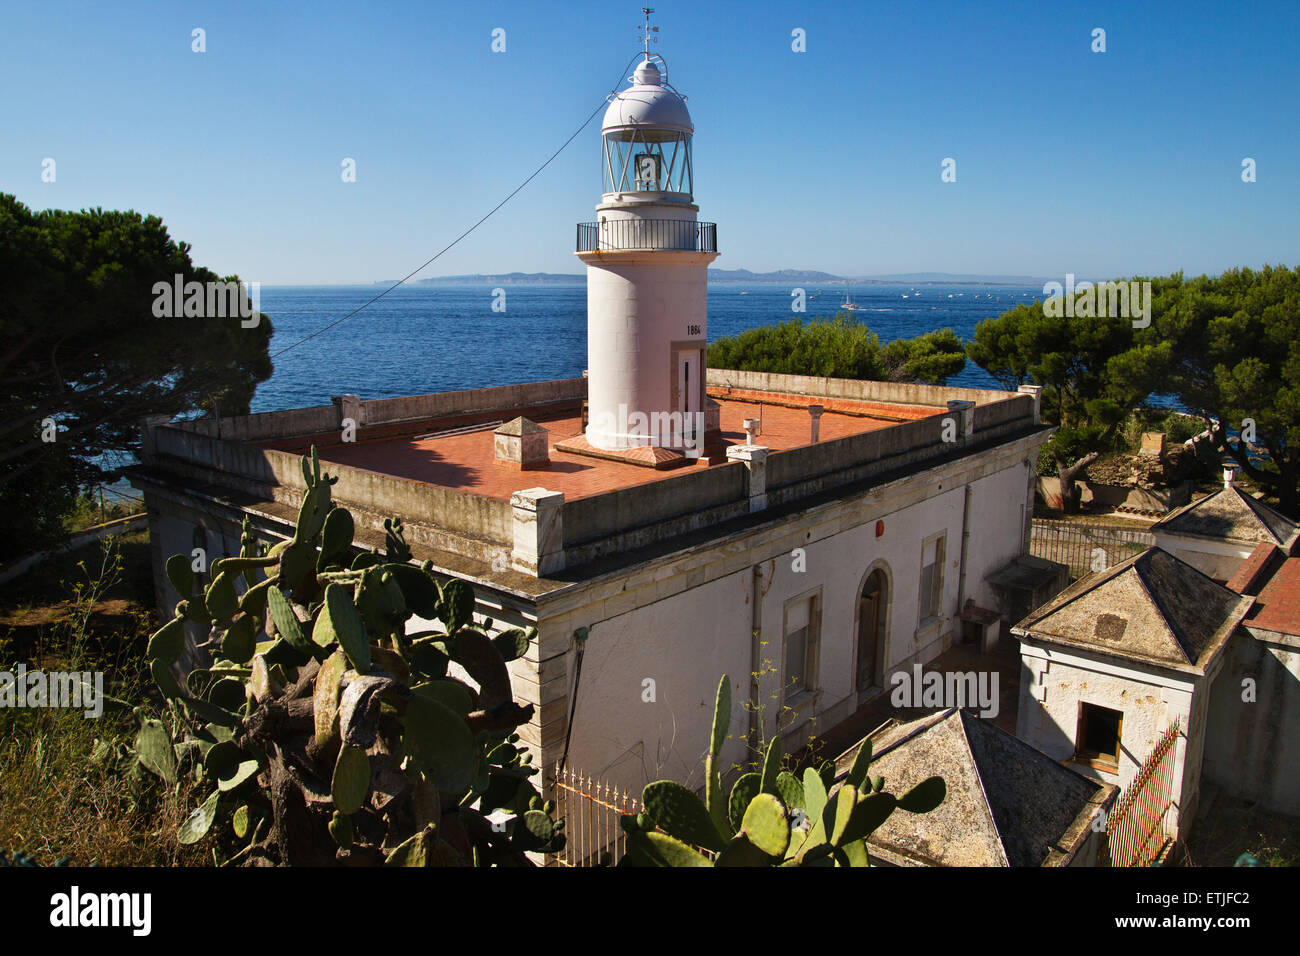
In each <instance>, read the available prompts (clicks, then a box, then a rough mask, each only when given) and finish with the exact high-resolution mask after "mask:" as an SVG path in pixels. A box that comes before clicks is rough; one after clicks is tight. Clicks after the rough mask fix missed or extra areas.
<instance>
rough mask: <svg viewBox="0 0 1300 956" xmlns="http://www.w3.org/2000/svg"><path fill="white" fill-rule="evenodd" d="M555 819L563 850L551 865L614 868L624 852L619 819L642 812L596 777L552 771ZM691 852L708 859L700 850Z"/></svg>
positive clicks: (551, 859)
mask: <svg viewBox="0 0 1300 956" xmlns="http://www.w3.org/2000/svg"><path fill="white" fill-rule="evenodd" d="M554 784H555V806H556V809H555V816H556V818H557V819H559V818H560V817H563V818H564V836H565V843H564V849H563V850H561V851H560V852H559V853H553V854H551V855H550V856H549V857H547V863H548V864H550V865H552V866H601V865H602V864H605V865H609V866H613V865H615V864H617V863H618V861H619V860H621V859H623V854H624V853H625V852H626V851H627V834H626V833H624V832H623V828H622V826H620V825H619V822H618V818H619V817H620V816H621V815H623V814H627V815H628V816H636V815H637V814H638V813H640V812H641V801H640V800H638V799H637V798H636V797H634V796H632V794H631V793H630V792H629V791H627V790H619V789H618V788H617V787H611V786H610V785H609V784H608V783H605V782H604V781H602V780H598V779H596V778H595V777H590V776H583V775H582V774H581V773H579V772H577V771H576V770H573V769H572V768H566V769H563V770H561V769H560V768H559V766H558V765H557V766H556V768H555V779H554ZM687 845H688V846H689V845H690V844H687ZM692 849H694V850H697V851H698V852H700V853H702V854H704V855H705V856H707V857H709V858H710V859H711V858H712V857H713V856H714V854H713V853H712V852H710V851H709V850H706V849H704V848H703V847H698V846H695V847H692Z"/></svg>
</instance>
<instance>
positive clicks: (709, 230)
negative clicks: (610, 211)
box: [578, 219, 718, 252]
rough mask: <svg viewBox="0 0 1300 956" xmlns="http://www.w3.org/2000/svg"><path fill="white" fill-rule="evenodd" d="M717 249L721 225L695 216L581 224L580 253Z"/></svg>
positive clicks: (708, 250) (706, 250)
mask: <svg viewBox="0 0 1300 956" xmlns="http://www.w3.org/2000/svg"><path fill="white" fill-rule="evenodd" d="M657 250H667V251H672V252H717V251H718V224H717V223H714V222H696V221H695V220H693V219H607V220H605V221H604V222H580V223H578V251H579V252H606V251H608V252H644V251H657Z"/></svg>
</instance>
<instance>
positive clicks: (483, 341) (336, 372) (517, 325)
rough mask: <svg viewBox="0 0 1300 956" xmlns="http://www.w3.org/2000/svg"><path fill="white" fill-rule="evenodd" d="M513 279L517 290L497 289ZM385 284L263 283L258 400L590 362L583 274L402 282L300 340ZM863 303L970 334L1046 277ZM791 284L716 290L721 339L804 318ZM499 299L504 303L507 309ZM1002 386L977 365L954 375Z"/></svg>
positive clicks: (832, 296)
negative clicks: (544, 279) (267, 326)
mask: <svg viewBox="0 0 1300 956" xmlns="http://www.w3.org/2000/svg"><path fill="white" fill-rule="evenodd" d="M494 288H500V289H502V290H504V296H501V295H494V294H493V289H494ZM802 288H804V290H805V292H806V294H807V302H806V304H807V310H806V311H805V312H803V313H801V314H798V317H799V318H802V319H804V320H805V321H808V320H810V319H815V318H829V317H831V316H833V315H835V313H836V312H838V311H840V306H841V305H842V304H843V302H844V294H845V289H844V284H843V283H826V284H808V285H805V286H803V287H802ZM380 291H382V287H376V286H375V285H354V286H291V285H284V286H262V288H261V304H260V308H261V311H262V312H264V313H265V314H266V315H268V316H269V317H270V319H271V322H272V323H273V325H274V327H275V335H274V337H273V338H272V340H271V354H272V355H273V356H274V355H275V354H276V353H277V352H279V351H281V350H283V349H288V351H286V352H285V353H284V354H283V355H280V356H278V357H276V358H275V359H274V364H275V371H274V372H273V374H272V376H271V378H270V379H268V380H267V381H265V382H263V383H262V384H261V385H260V386H259V387H258V389H257V393H256V395H255V397H254V399H253V402H252V411H254V412H270V411H283V410H285V409H290V408H303V407H308V406H313V405H327V404H329V402H330V399H331V397H332V396H334V395H342V394H355V395H359V396H360V397H361V398H362V399H374V398H394V397H397V396H400V395H419V394H425V393H429V392H447V391H456V390H460V389H469V388H485V387H488V386H494V385H511V384H515V383H519V382H536V381H545V380H548V379H560V378H575V377H577V376H579V375H581V374H582V370H583V369H584V368H586V367H587V291H586V284H585V283H584V282H582V281H581V280H578V281H575V282H573V283H545V284H520V285H499V286H498V285H493V284H492V283H483V284H481V285H474V284H464V283H455V284H447V285H440V284H437V283H427V284H411V285H402V286H400V287H398V288H397V289H395V290H393V291H392V292H390V293H389V294H388V295H386V296H385V297H384V298H382V299H380V300H379V301H377V302H375V303H373V304H372V305H370V306H368V307H367V308H365V309H364V310H363V311H361V312H359V313H358V314H356V315H354V316H352V317H351V318H349V319H347V320H346V321H345V322H343V323H341V324H339V325H337V326H335V327H334V328H332V329H329V330H328V331H326V332H323V333H321V334H319V335H316V336H315V337H314V338H311V339H310V340H309V341H306V342H304V343H303V344H301V345H295V343H298V342H300V341H302V340H303V339H305V338H307V337H308V336H310V335H312V334H313V333H317V332H319V331H320V330H321V329H323V328H325V327H326V326H328V325H329V324H330V323H332V322H335V321H337V320H338V319H340V318H342V317H343V316H344V315H347V313H349V312H351V311H352V310H353V309H356V308H357V307H358V306H360V305H362V304H363V303H365V302H366V301H367V300H369V299H371V298H373V297H374V296H375V295H376V294H377V293H378V292H380ZM851 292H852V296H853V301H854V302H855V303H856V304H857V305H858V306H859V310H858V311H857V312H856V313H855V314H856V316H857V318H858V320H859V321H861V322H864V323H866V324H867V325H868V326H870V328H871V329H872V330H873V331H874V332H875V333H876V334H877V335H879V336H880V340H881V342H882V343H886V342H892V341H894V340H895V339H901V338H912V337H914V336H917V335H922V334H924V333H926V332H929V331H932V330H934V329H943V328H950V329H952V330H953V331H954V332H956V333H957V335H958V336H960V337H961V338H962V339H964V340H968V339H970V338H971V337H972V336H973V335H974V333H975V326H976V324H978V323H979V322H980V321H981V320H983V319H987V318H993V317H996V316H998V315H1001V314H1002V313H1003V312H1005V311H1007V310H1008V309H1010V308H1013V307H1014V306H1016V305H1020V304H1022V303H1027V302H1030V301H1032V300H1033V299H1034V298H1036V297H1038V298H1041V296H1042V289H1041V287H1034V286H1002V285H983V284H979V285H977V284H963V283H953V284H919V283H918V284H915V285H910V284H908V283H890V284H884V285H874V284H873V285H869V286H858V285H855V286H853V287H852V290H851ZM792 301H793V300H792V298H791V288H790V287H789V286H785V285H772V284H768V283H755V284H737V283H730V282H728V283H716V284H713V285H710V287H709V305H708V308H709V313H708V314H709V341H710V342H713V341H715V340H717V339H718V338H720V337H722V336H729V335H736V334H738V333H740V332H743V331H744V330H746V329H749V328H754V327H757V326H763V325H774V324H777V323H780V322H784V321H786V320H788V319H790V318H794V317H796V313H794V312H793V311H792V310H791V303H792ZM494 303H495V304H496V306H497V310H496V311H494V310H493V306H494ZM948 384H949V385H953V386H958V387H966V388H1000V387H1001V385H1000V384H999V383H998V382H997V380H996V379H994V378H993V376H991V375H989V374H988V373H987V372H985V371H984V370H983V369H981V368H980V367H979V366H977V365H975V364H974V363H972V362H967V364H966V367H965V368H964V369H963V370H962V371H961V372H959V373H958V374H957V375H955V376H953V377H952V378H951V379H949V380H948Z"/></svg>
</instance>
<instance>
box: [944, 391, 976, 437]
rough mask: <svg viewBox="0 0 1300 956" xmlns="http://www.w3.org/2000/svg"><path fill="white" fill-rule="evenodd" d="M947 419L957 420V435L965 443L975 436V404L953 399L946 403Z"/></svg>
mask: <svg viewBox="0 0 1300 956" xmlns="http://www.w3.org/2000/svg"><path fill="white" fill-rule="evenodd" d="M948 412H949V417H951V418H955V419H956V420H957V435H958V437H959V438H960V439H961V440H963V441H965V440H966V439H968V438H970V437H971V436H972V435H974V434H975V403H974V402H968V401H966V400H965V399H960V398H955V399H952V400H951V401H949V402H948Z"/></svg>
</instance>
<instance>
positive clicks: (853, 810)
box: [619, 675, 947, 866]
mask: <svg viewBox="0 0 1300 956" xmlns="http://www.w3.org/2000/svg"><path fill="white" fill-rule="evenodd" d="M730 719H731V680H730V678H728V677H727V676H726V675H724V676H723V678H722V681H721V683H720V684H719V685H718V696H717V702H716V704H715V707H714V714H713V729H712V734H711V737H710V741H709V752H708V755H707V756H706V757H705V777H706V780H705V799H704V800H703V801H701V800H700V798H699V797H698V796H696V795H695V793H694V792H692V791H691V790H688V789H687V788H686V787H684V786H682V785H681V784H679V783H675V782H673V781H671V780H656V781H655V782H654V783H651V784H647V785H646V787H645V789H644V790H643V791H642V794H641V805H642V807H644V812H643V813H640V814H637V815H636V816H635V817H633V816H624V817H622V818H621V821H620V822H621V824H622V827H623V830H624V831H625V832H626V834H627V853H626V855H625V856H624V857H623V858H622V860H620V861H619V866H870V865H871V858H870V856H869V854H868V852H867V838H868V837H869V836H870V835H871V834H872V832H874V831H875V829H876V828H877V827H879V826H880V825H881V824H882V823H884V822H885V820H887V819H888V818H889V815H890V814H891V813H893V812H894V810H896V809H899V810H903V811H905V812H907V813H928V812H930V811H931V810H933V809H934V808H935V807H937V806H939V804H940V803H942V802H943V800H944V797H945V796H946V793H947V791H946V787H945V786H944V782H943V780H942V779H941V778H939V777H930V778H929V779H927V780H923V781H922V782H921V783H919V784H917V785H916V786H915V787H913V788H912V789H911V790H909V791H908V792H907V793H905V794H903V795H902V796H901V797H895V796H893V795H892V794H889V793H886V792H884V790H883V788H884V781H883V780H882V779H881V778H879V777H875V778H870V779H869V778H868V776H867V771H868V769H869V768H870V765H871V744H870V742H864V743H863V745H862V747H861V748H859V750H858V753H857V756H856V757H855V758H854V761H853V766H852V767H851V768H850V769H849V771H848V773H847V774H846V775H845V777H844V779H843V780H841V781H838V782H836V781H835V780H834V776H833V767H829V768H828V767H827V766H825V765H824V766H823V767H822V768H821V770H820V772H819V770H816V769H813V768H812V767H809V768H807V769H806V770H805V771H804V773H803V777H802V779H800V778H799V777H796V776H795V775H794V774H792V773H790V772H789V771H784V770H779V769H778V768H779V766H780V763H781V750H780V743H779V738H778V739H777V740H774V741H773V743H772V745H771V746H770V747H769V748H768V751H767V753H766V755H765V757H764V760H763V772H762V773H761V774H756V773H747V774H743V775H741V777H740V778H739V779H737V780H736V782H735V784H733V785H732V788H731V795H730V796H729V797H727V798H725V799H724V797H723V795H722V783H721V780H720V779H719V777H718V771H717V769H716V768H717V767H718V760H719V753H720V751H721V749H722V742H723V741H724V740H725V739H726V736H727V729H728V727H729V725H730ZM828 771H829V772H828Z"/></svg>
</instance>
